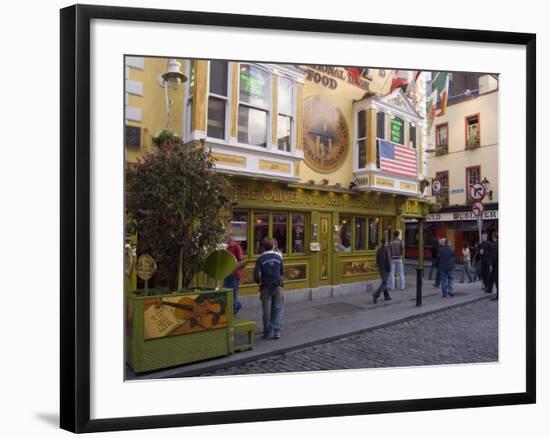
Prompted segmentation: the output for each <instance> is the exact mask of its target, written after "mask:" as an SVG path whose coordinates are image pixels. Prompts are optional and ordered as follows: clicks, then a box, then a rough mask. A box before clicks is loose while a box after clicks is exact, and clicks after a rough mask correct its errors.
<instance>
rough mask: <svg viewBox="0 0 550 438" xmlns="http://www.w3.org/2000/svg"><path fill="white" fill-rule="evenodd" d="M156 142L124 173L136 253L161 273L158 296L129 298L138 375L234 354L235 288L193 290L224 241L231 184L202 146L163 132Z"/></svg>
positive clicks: (130, 356)
mask: <svg viewBox="0 0 550 438" xmlns="http://www.w3.org/2000/svg"><path fill="white" fill-rule="evenodd" d="M153 144H154V146H155V147H154V149H153V150H152V151H151V152H149V153H147V154H146V155H145V156H144V157H143V158H141V159H140V160H138V162H137V163H136V164H135V165H132V166H129V167H128V171H127V176H126V209H127V211H126V213H127V215H128V216H129V217H130V218H131V219H132V221H133V222H134V223H135V229H136V232H137V253H138V254H143V253H148V254H150V255H151V256H152V257H153V258H154V259H155V260H156V262H157V264H158V266H159V271H160V272H158V273H157V274H156V277H155V279H156V284H155V286H156V288H157V294H155V295H154V296H152V297H151V296H144V294H142V293H140V292H139V291H133V293H131V294H129V295H128V296H127V318H128V321H127V333H126V334H127V348H128V350H127V361H128V363H129V364H130V365H131V366H132V368H133V369H134V371H135V372H143V371H149V370H152V369H158V368H164V367H168V366H173V365H178V364H183V363H188V362H194V361H197V360H203V359H207V358H211V357H216V356H221V355H224V354H229V353H231V352H232V342H233V336H232V311H231V309H232V306H233V304H232V293H231V290H229V289H222V290H215V289H212V288H210V289H209V290H208V289H199V288H198V287H195V288H190V285H191V280H192V279H193V277H194V276H196V275H197V274H198V273H199V272H200V271H201V270H202V268H203V265H204V262H205V260H206V258H207V257H208V255H209V254H211V253H212V252H214V250H215V249H216V248H217V247H218V245H219V243H220V242H221V241H222V238H223V234H224V231H225V227H224V221H225V219H226V214H227V211H228V207H229V201H228V198H227V197H226V195H225V189H226V187H227V180H226V179H225V178H224V177H223V176H222V175H220V174H218V173H217V172H216V170H215V162H214V159H213V157H212V156H211V154H210V152H209V151H208V150H207V149H206V148H205V146H204V142H203V141H201V142H200V143H192V144H183V142H182V141H181V139H180V138H179V137H178V136H176V135H175V134H173V133H172V132H170V131H162V132H160V133H159V134H158V135H157V136H156V137H154V138H153ZM228 255H230V254H228ZM157 277H158V278H157ZM162 287H164V288H165V289H164V291H163V289H161V288H162ZM171 291H173V292H171ZM163 292H164V293H163Z"/></svg>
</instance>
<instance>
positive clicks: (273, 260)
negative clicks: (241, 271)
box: [254, 237, 284, 339]
mask: <svg viewBox="0 0 550 438" xmlns="http://www.w3.org/2000/svg"><path fill="white" fill-rule="evenodd" d="M262 247H263V249H264V252H263V254H262V255H261V256H260V257H259V258H258V260H256V266H255V267H254V281H255V282H256V283H258V285H259V286H260V301H261V302H262V312H263V315H262V320H263V326H264V327H263V328H264V334H263V338H264V339H270V338H271V337H272V336H273V339H280V337H281V329H282V324H283V302H284V297H283V289H282V288H283V259H282V258H281V256H280V255H279V254H277V253H276V252H275V251H273V239H271V238H269V237H265V238H264V239H263V240H262Z"/></svg>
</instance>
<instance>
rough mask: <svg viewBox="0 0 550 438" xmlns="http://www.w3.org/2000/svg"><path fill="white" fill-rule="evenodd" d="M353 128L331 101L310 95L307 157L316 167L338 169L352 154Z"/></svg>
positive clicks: (324, 170) (305, 130) (325, 170)
mask: <svg viewBox="0 0 550 438" xmlns="http://www.w3.org/2000/svg"><path fill="white" fill-rule="evenodd" d="M349 138H350V137H349V129H348V124H347V122H346V119H345V117H344V114H343V113H342V111H341V110H340V109H339V108H338V107H337V106H336V105H335V104H334V103H333V102H332V101H331V100H330V99H327V98H325V97H321V96H310V97H308V98H307V99H306V100H305V102H304V123H303V139H304V140H303V142H304V144H303V149H304V159H305V162H306V163H307V165H308V166H309V167H311V168H312V169H314V170H316V171H318V172H322V173H328V172H332V171H334V170H336V169H338V168H339V167H340V166H341V165H342V163H343V162H344V160H345V159H346V156H347V153H348V145H349Z"/></svg>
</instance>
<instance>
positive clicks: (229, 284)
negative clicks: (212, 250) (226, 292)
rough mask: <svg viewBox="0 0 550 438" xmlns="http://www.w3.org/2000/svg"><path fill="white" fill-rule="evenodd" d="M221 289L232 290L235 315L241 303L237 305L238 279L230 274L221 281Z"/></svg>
mask: <svg viewBox="0 0 550 438" xmlns="http://www.w3.org/2000/svg"><path fill="white" fill-rule="evenodd" d="M223 287H226V288H228V289H233V314H236V313H237V312H238V311H239V309H240V308H241V303H239V279H238V278H237V276H236V275H235V274H231V275H230V276H228V277H226V278H225V280H223Z"/></svg>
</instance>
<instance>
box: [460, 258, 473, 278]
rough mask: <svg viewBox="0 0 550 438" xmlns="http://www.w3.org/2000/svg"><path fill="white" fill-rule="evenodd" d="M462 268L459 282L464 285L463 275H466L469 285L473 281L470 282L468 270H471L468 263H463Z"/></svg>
mask: <svg viewBox="0 0 550 438" xmlns="http://www.w3.org/2000/svg"><path fill="white" fill-rule="evenodd" d="M462 266H463V267H464V269H463V270H462V277H460V282H461V283H464V274H466V275H467V276H468V281H469V282H470V283H471V282H472V281H473V280H472V274H471V273H470V269H471V267H472V266H471V265H470V261H469V260H467V261H465V262H464V263H463V264H462Z"/></svg>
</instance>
